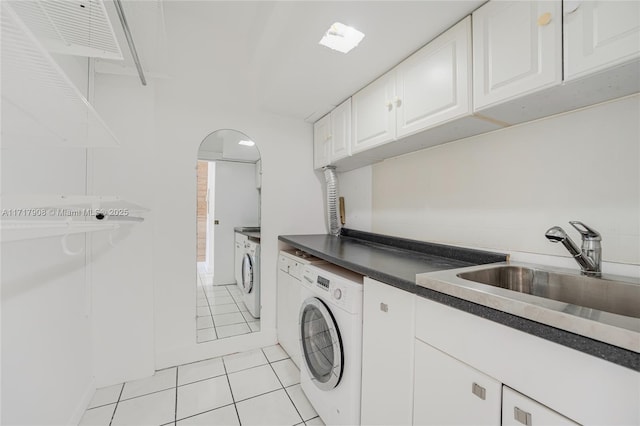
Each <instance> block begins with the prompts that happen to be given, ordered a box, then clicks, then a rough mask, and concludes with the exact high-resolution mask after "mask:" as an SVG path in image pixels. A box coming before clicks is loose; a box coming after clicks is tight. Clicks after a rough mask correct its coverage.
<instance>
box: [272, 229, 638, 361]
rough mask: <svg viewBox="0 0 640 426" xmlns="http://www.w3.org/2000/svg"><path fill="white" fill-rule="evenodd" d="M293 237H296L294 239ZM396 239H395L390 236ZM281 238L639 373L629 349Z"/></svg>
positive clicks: (377, 277) (348, 266)
mask: <svg viewBox="0 0 640 426" xmlns="http://www.w3.org/2000/svg"><path fill="white" fill-rule="evenodd" d="M292 237H294V236H292ZM390 238H393V237H390ZM278 239H279V240H280V241H282V242H284V243H287V244H289V245H291V246H293V247H296V248H297V249H300V250H304V251H306V252H307V253H309V254H312V255H314V256H316V257H318V258H320V259H323V260H326V261H328V262H330V263H333V264H336V265H338V266H341V267H343V268H345V269H349V270H351V271H354V272H357V273H359V274H362V275H366V276H368V277H370V278H372V279H375V280H377V281H380V282H382V283H384V284H387V285H390V286H393V287H396V288H399V289H401V290H404V291H407V292H409V293H413V294H416V295H418V296H420V297H424V298H427V299H430V300H433V301H435V302H438V303H442V304H444V305H447V306H450V307H452V308H455V309H459V310H461V311H464V312H468V313H471V314H473V315H477V316H479V317H481V318H485V319H488V320H490V321H493V322H496V323H498V324H502V325H505V326H507V327H511V328H514V329H516V330H519V331H522V332H525V333H528V334H530V335H533V336H537V337H540V338H542V339H545V340H549V341H551V342H554V343H557V344H560V345H562V346H566V347H569V348H571V349H574V350H577V351H580V352H583V353H586V354H589V355H592V356H595V357H596V358H599V359H602V360H605V361H608V362H612V363H614V364H617V365H620V366H623V367H626V368H629V369H632V370H635V371H640V354H639V353H637V352H634V351H631V350H629V349H625V348H622V347H619V346H616V345H613V344H610V343H606V342H602V341H599V340H595V339H592V338H590V337H586V336H583V335H579V334H576V333H572V332H570V331H566V330H562V329H560V328H557V327H553V326H550V325H547V324H543V323H540V322H537V321H534V320H531V319H527V318H524V317H521V316H518V315H515V314H512V313H509V312H504V311H500V310H498V309H495V308H490V307H487V306H484V305H482V304H479V303H476V302H473V301H469V300H465V299H461V298H459V297H455V296H451V295H449V294H446V293H442V292H440V291H436V290H432V289H429V288H427V287H423V286H420V285H418V284H417V283H416V282H409V281H406V280H402V279H398V278H396V277H393V276H390V275H387V274H385V273H383V272H381V271H378V270H374V269H370V268H367V267H364V266H362V265H358V264H354V263H351V262H348V261H345V260H343V259H340V258H338V257H335V256H332V255H329V254H327V253H324V252H321V251H318V250H315V249H313V248H311V247H308V246H305V245H304V244H300V243H299V242H297V241H294V240H292V239H291V238H288V236H284V235H281V236H279V237H278Z"/></svg>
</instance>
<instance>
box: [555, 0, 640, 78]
mask: <svg viewBox="0 0 640 426" xmlns="http://www.w3.org/2000/svg"><path fill="white" fill-rule="evenodd" d="M564 47H565V49H564V66H565V79H566V80H570V79H573V78H576V77H581V76H583V75H585V74H587V73H592V72H595V71H599V70H602V69H604V68H608V67H611V66H615V65H619V64H623V63H625V62H629V61H631V60H634V59H638V58H639V57H640V2H638V1H565V2H564Z"/></svg>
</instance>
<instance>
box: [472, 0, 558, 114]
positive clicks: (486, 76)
mask: <svg viewBox="0 0 640 426" xmlns="http://www.w3.org/2000/svg"><path fill="white" fill-rule="evenodd" d="M472 16H473V64H474V69H473V95H474V107H475V109H476V110H478V109H482V108H483V107H485V106H488V105H492V104H497V103H500V102H502V101H505V100H508V99H511V98H514V97H518V96H522V95H525V94H528V93H532V92H535V91H538V90H540V89H543V88H546V87H551V86H554V85H557V84H560V82H561V80H562V45H561V43H562V14H561V2H560V0H553V1H490V2H489V3H487V4H485V5H484V6H482V7H481V8H479V9H478V10H476V11H475V12H473V15H472Z"/></svg>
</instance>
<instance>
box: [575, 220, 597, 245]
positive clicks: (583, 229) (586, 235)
mask: <svg viewBox="0 0 640 426" xmlns="http://www.w3.org/2000/svg"><path fill="white" fill-rule="evenodd" d="M569 223H570V224H571V226H573V227H574V228H575V229H576V230H577V231H578V232H579V233H580V234H582V239H583V240H596V241H600V240H601V239H602V238H601V236H600V233H599V232H598V231H596V230H595V229H593V228H590V227H588V226H587V225H585V224H584V223H582V222H580V221H578V220H572V221H570V222H569Z"/></svg>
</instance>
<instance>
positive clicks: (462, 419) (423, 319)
mask: <svg viewBox="0 0 640 426" xmlns="http://www.w3.org/2000/svg"><path fill="white" fill-rule="evenodd" d="M415 318H416V325H415V333H416V342H417V343H416V350H415V365H416V379H415V397H414V398H413V400H414V424H416V425H419V424H450V425H453V424H459V425H476V424H489V423H491V419H492V417H491V414H488V413H492V415H494V416H495V415H496V414H495V410H496V409H497V410H498V411H500V403H499V402H498V403H497V404H496V399H495V392H496V391H495V385H496V382H497V383H498V385H500V383H502V384H503V386H502V416H501V417H502V424H503V425H517V426H521V425H523V424H524V425H573V424H577V423H579V424H585V425H638V424H640V409H639V405H638V401H640V373H639V372H638V371H634V370H632V369H629V368H625V367H622V366H620V365H617V364H614V363H612V362H608V361H605V360H602V359H599V358H597V357H595V356H592V355H588V354H585V353H583V352H580V351H577V350H574V349H571V348H568V347H566V346H563V345H560V344H557V343H554V342H550V341H548V340H545V339H542V338H540V337H537V336H534V335H531V334H528V333H525V332H522V331H518V330H516V329H513V328H511V327H507V326H505V325H502V324H498V323H496V322H493V321H490V320H488V319H485V318H482V317H479V316H477V315H473V314H470V313H468V312H464V311H461V310H458V309H455V308H452V307H450V306H446V305H443V304H441V303H438V302H434V301H432V300H428V299H425V298H423V297H420V296H416V303H415ZM425 342H426V343H427V344H425ZM388 362H389V363H393V362H394V361H393V360H389V361H388ZM469 382H472V383H469ZM473 383H476V384H477V385H479V386H480V387H482V388H485V389H486V392H485V397H486V400H485V401H480V399H479V398H476V394H475V393H474V392H473V391H474V390H476V391H477V390H478V389H477V387H475V386H474V387H473V389H472V386H473ZM514 389H515V390H514ZM498 392H499V391H498ZM476 393H477V392H476ZM480 393H481V392H480ZM498 398H500V397H498ZM498 401H500V399H498ZM480 402H482V403H484V402H487V403H490V404H492V405H493V407H494V408H488V412H485V411H482V410H481V408H480V407H481V404H480ZM475 410H477V414H476V413H475ZM465 411H469V412H471V411H473V413H472V414H470V413H466V412H465ZM470 416H474V417H470ZM498 417H500V415H499V414H498ZM570 419H571V420H570ZM574 422H576V423H574ZM491 424H498V423H495V422H493V423H491Z"/></svg>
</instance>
